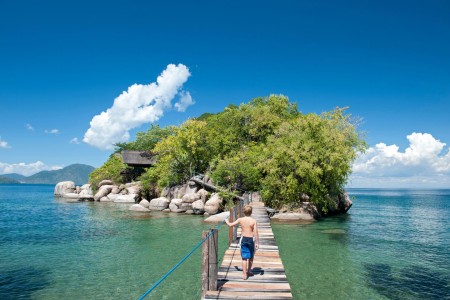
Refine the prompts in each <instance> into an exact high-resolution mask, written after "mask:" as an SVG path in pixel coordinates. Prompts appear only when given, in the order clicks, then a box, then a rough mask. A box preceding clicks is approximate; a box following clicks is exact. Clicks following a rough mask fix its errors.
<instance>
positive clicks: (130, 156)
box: [120, 150, 156, 182]
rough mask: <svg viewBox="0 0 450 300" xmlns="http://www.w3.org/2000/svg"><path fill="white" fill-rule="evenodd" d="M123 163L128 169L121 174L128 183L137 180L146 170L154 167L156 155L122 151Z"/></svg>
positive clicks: (145, 152)
mask: <svg viewBox="0 0 450 300" xmlns="http://www.w3.org/2000/svg"><path fill="white" fill-rule="evenodd" d="M121 154H122V161H123V163H124V164H126V165H128V168H126V169H125V170H123V171H121V172H120V175H122V177H123V178H124V180H125V181H126V182H129V181H133V180H135V179H136V178H137V177H138V176H140V175H141V174H142V173H143V172H145V168H148V167H152V166H154V165H155V163H156V154H153V153H150V152H147V151H132V150H124V151H122V153H121Z"/></svg>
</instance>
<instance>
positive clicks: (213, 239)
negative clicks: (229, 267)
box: [208, 229, 219, 291]
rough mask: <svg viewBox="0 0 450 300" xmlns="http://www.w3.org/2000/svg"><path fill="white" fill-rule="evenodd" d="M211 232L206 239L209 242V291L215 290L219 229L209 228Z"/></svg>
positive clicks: (217, 269) (217, 270) (217, 268)
mask: <svg viewBox="0 0 450 300" xmlns="http://www.w3.org/2000/svg"><path fill="white" fill-rule="evenodd" d="M211 231H212V234H211V236H210V237H209V239H208V242H209V246H208V248H209V287H208V290H210V291H217V274H218V272H219V267H218V256H217V255H218V252H219V231H218V230H217V229H211Z"/></svg>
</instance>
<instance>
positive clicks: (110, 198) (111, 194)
mask: <svg viewBox="0 0 450 300" xmlns="http://www.w3.org/2000/svg"><path fill="white" fill-rule="evenodd" d="M119 196H120V195H118V194H113V193H110V194H108V196H106V197H107V198H108V199H109V200H110V201H113V202H114V201H116V200H117V198H119Z"/></svg>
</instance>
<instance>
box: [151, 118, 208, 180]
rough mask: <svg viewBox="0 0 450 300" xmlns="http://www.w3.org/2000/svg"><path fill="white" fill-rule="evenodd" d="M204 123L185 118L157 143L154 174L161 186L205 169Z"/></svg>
mask: <svg viewBox="0 0 450 300" xmlns="http://www.w3.org/2000/svg"><path fill="white" fill-rule="evenodd" d="M205 130H206V123H205V122H203V121H197V120H188V121H186V122H185V123H183V124H182V125H181V126H180V127H179V128H176V129H175V130H174V135H170V136H168V137H167V138H165V139H164V140H162V141H161V142H159V143H158V144H156V146H155V148H154V151H155V152H156V153H158V162H157V163H156V166H155V170H152V171H151V172H155V174H154V175H152V176H149V175H148V174H147V175H146V176H149V178H151V179H153V180H155V179H157V181H158V185H159V186H161V187H163V186H167V185H171V184H177V183H181V182H183V181H185V180H187V179H189V178H190V176H191V175H192V174H194V173H196V172H204V171H205V170H206V169H207V167H208V165H209V162H210V159H211V154H212V153H211V151H210V149H209V145H208V143H207V140H206V134H205Z"/></svg>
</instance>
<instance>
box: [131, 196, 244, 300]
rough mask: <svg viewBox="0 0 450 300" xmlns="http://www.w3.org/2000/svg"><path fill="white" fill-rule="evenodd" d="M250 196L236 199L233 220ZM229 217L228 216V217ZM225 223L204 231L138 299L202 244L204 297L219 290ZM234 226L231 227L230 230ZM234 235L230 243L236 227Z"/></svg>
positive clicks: (156, 285)
mask: <svg viewBox="0 0 450 300" xmlns="http://www.w3.org/2000/svg"><path fill="white" fill-rule="evenodd" d="M249 195H250V196H249V197H244V198H241V197H239V198H240V199H238V200H237V201H236V205H235V206H234V207H232V208H231V210H230V211H232V213H230V216H231V215H232V217H231V220H236V218H238V217H240V216H242V215H243V207H244V205H245V204H248V203H249V202H251V201H252V194H251V193H250V194H249ZM227 219H228V217H227ZM224 223H225V220H224V221H222V222H220V223H219V224H218V225H217V226H216V227H215V228H214V229H210V230H206V231H203V232H202V240H201V241H200V243H198V244H197V245H196V246H195V247H194V248H193V249H192V250H191V251H190V252H189V253H188V254H187V255H186V256H184V257H183V258H182V259H181V260H180V261H179V262H178V263H177V264H176V265H175V266H174V267H173V268H172V269H170V270H169V271H168V272H167V273H166V274H165V275H164V276H163V277H161V278H160V279H159V280H158V281H157V282H156V283H155V284H153V285H152V286H151V287H150V288H149V289H148V290H147V291H146V292H145V293H144V294H142V295H141V296H140V297H139V298H138V299H139V300H142V299H144V298H145V297H147V296H148V295H149V294H150V293H151V292H152V291H153V290H154V289H156V287H158V286H159V285H160V284H161V283H162V282H163V281H164V280H165V279H166V278H167V277H168V276H169V275H170V274H172V273H173V272H174V271H175V270H176V269H177V268H178V267H179V266H180V265H181V264H183V263H184V262H185V261H186V260H187V259H188V258H189V257H190V256H191V255H192V254H193V253H194V252H195V251H196V250H197V249H198V248H199V247H200V246H202V298H203V297H204V296H205V294H206V292H208V291H217V276H218V270H219V268H218V249H219V247H218V245H219V244H218V237H219V229H220V227H221V226H222V225H223V224H224ZM232 230H233V228H231V227H230V232H232ZM233 232H234V233H233V234H234V235H233V236H231V237H229V241H228V243H229V245H230V244H231V243H232V241H235V240H236V236H237V232H236V227H234V231H233Z"/></svg>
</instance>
